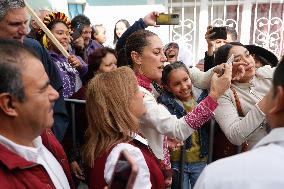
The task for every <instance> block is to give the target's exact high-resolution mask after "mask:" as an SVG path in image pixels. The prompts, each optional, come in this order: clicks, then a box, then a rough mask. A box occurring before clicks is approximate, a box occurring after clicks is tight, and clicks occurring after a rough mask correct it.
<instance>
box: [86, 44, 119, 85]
mask: <svg viewBox="0 0 284 189" xmlns="http://www.w3.org/2000/svg"><path fill="white" fill-rule="evenodd" d="M107 53H111V54H113V55H114V56H115V57H116V58H117V56H116V53H115V50H114V49H112V48H109V47H102V48H98V49H96V50H95V51H94V52H93V53H92V54H90V55H89V58H88V64H89V65H88V72H87V74H86V77H85V81H86V82H88V81H90V80H91V79H92V78H93V77H94V76H95V72H97V71H98V70H99V68H100V65H101V63H102V59H103V58H104V57H105V56H106V55H107Z"/></svg>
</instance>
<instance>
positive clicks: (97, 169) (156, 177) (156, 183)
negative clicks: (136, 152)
mask: <svg viewBox="0 0 284 189" xmlns="http://www.w3.org/2000/svg"><path fill="white" fill-rule="evenodd" d="M129 143H130V144H131V145H133V146H136V147H137V148H139V149H140V150H141V152H142V154H143V156H144V158H145V161H146V163H147V166H148V169H149V171H150V182H151V184H152V189H165V179H164V176H163V173H162V171H161V169H160V165H159V163H158V160H157V159H156V158H155V156H154V154H152V152H150V151H149V149H148V147H147V146H146V145H144V144H142V143H140V142H139V141H137V140H133V141H131V142H129ZM111 150H112V148H111V149H110V150H109V151H108V152H106V153H104V154H103V155H102V156H101V157H99V158H97V159H96V160H95V162H94V167H93V168H89V169H88V170H87V182H88V186H89V189H103V188H104V187H105V186H107V183H106V181H105V179H104V170H105V163H106V160H107V157H108V155H109V154H110V152H111ZM116 188H119V187H118V186H116Z"/></svg>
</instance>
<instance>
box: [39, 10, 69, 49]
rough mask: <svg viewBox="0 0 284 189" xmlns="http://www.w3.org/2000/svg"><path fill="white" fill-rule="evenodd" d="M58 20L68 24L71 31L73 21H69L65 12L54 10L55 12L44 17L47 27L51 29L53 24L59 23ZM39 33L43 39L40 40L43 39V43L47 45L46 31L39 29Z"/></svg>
mask: <svg viewBox="0 0 284 189" xmlns="http://www.w3.org/2000/svg"><path fill="white" fill-rule="evenodd" d="M57 22H62V23H64V24H65V25H66V26H67V28H68V30H69V32H71V22H70V21H69V19H68V17H67V16H66V15H65V14H64V13H62V12H53V13H51V14H49V15H47V16H46V17H45V18H44V19H43V23H44V24H45V25H46V27H47V28H48V29H51V28H52V26H53V25H54V24H55V23H57ZM38 34H39V36H41V37H40V38H41V39H39V40H42V43H43V45H44V46H45V47H47V44H46V36H45V34H44V31H43V30H41V29H40V30H39V31H38Z"/></svg>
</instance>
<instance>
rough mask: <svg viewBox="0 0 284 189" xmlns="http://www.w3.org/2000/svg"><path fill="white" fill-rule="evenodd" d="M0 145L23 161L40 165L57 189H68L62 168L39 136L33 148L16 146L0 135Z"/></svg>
mask: <svg viewBox="0 0 284 189" xmlns="http://www.w3.org/2000/svg"><path fill="white" fill-rule="evenodd" d="M0 143H1V144H2V145H4V146H5V147H6V148H8V149H9V150H11V151H12V152H14V153H16V154H18V155H19V156H21V157H22V158H24V159H25V160H27V161H30V162H34V163H37V164H40V165H42V166H43V167H44V169H45V170H46V171H47V173H48V175H49V177H50V179H51V180H52V182H53V184H54V186H55V187H56V188H57V189H63V188H64V189H69V188H70V186H69V182H68V179H67V177H66V175H65V173H64V171H63V168H62V167H61V165H60V164H59V163H58V161H57V160H56V158H55V157H54V156H53V155H52V153H51V152H50V151H49V150H48V149H47V148H46V147H45V146H44V145H43V144H42V139H41V136H38V137H37V138H36V139H34V141H33V145H34V147H28V146H23V145H19V144H16V143H14V142H13V141H11V140H9V139H7V138H6V137H4V136H2V135H0Z"/></svg>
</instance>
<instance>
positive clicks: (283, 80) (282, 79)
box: [272, 56, 284, 94]
mask: <svg viewBox="0 0 284 189" xmlns="http://www.w3.org/2000/svg"><path fill="white" fill-rule="evenodd" d="M283 73H284V56H283V57H282V59H281V60H280V62H279V64H278V65H277V67H276V69H275V72H274V76H273V81H272V82H273V88H274V89H276V87H277V86H282V87H284V74H283ZM274 94H275V90H274Z"/></svg>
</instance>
